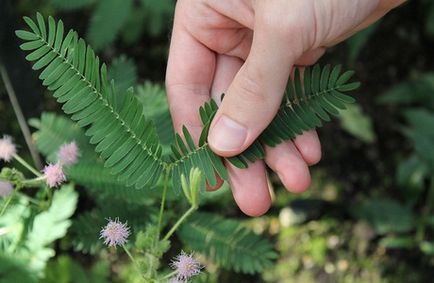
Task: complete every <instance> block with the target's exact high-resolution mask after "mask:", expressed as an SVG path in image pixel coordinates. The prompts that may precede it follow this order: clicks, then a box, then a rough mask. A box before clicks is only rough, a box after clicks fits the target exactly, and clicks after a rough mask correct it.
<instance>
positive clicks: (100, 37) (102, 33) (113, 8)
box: [87, 0, 133, 50]
mask: <svg viewBox="0 0 434 283" xmlns="http://www.w3.org/2000/svg"><path fill="white" fill-rule="evenodd" d="M132 8H133V1H132V0H104V1H99V2H98V5H97V7H96V9H95V11H94V13H93V14H92V18H91V20H90V25H89V30H88V32H87V39H88V40H89V42H90V43H91V44H92V46H93V47H94V48H95V49H96V50H101V49H102V48H104V47H106V46H107V45H109V44H110V43H112V42H113V41H114V40H115V39H116V35H117V34H118V32H119V31H120V30H121V28H122V27H123V26H124V25H125V23H126V22H127V20H128V18H129V17H130V14H131V11H132Z"/></svg>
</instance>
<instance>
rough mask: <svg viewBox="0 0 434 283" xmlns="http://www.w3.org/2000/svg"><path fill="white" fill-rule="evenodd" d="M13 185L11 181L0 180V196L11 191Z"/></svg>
mask: <svg viewBox="0 0 434 283" xmlns="http://www.w3.org/2000/svg"><path fill="white" fill-rule="evenodd" d="M13 189H14V187H13V186H12V184H11V183H9V182H5V181H0V197H5V196H7V195H8V194H10V192H12V191H13Z"/></svg>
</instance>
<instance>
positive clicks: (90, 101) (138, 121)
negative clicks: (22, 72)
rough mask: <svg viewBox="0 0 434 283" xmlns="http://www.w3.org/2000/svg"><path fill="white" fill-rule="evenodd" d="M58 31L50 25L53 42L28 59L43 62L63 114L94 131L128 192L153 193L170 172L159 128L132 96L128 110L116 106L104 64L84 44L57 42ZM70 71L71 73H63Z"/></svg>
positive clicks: (101, 150)
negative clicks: (146, 190) (130, 189)
mask: <svg viewBox="0 0 434 283" xmlns="http://www.w3.org/2000/svg"><path fill="white" fill-rule="evenodd" d="M104 2H105V1H104ZM107 2H108V1H107ZM37 17H38V25H39V29H40V30H44V29H45V22H44V20H43V18H42V16H40V14H38V16H37ZM54 26H55V24H54V22H53V20H52V19H51V20H49V29H48V36H47V34H46V33H45V36H42V37H41V36H39V35H37V36H38V37H39V38H40V39H41V40H43V41H44V42H45V44H44V45H43V46H42V47H40V48H38V49H36V50H35V51H33V52H32V53H31V54H29V55H28V56H27V57H26V58H27V59H28V60H30V61H35V60H39V61H38V62H36V64H35V66H37V67H38V68H42V69H44V68H45V69H44V70H43V71H42V74H41V78H43V84H44V85H47V87H48V89H50V90H52V91H54V94H53V96H54V97H56V98H57V100H58V102H60V103H65V104H64V105H63V110H64V111H65V112H66V113H68V114H72V119H73V120H76V121H77V123H78V124H79V125H80V126H82V127H85V126H89V128H88V129H87V131H86V135H88V136H90V137H91V138H90V142H91V143H92V144H96V150H97V151H98V152H99V153H100V155H101V156H102V157H103V158H104V159H105V160H106V162H105V166H106V167H109V168H110V169H111V171H112V172H116V174H118V175H119V178H120V179H121V180H125V181H126V180H128V182H127V185H128V186H134V187H136V188H143V187H145V186H149V187H153V186H154V185H155V184H156V183H157V181H158V179H159V177H160V175H161V173H162V172H163V170H164V168H165V167H166V166H167V163H165V162H164V161H163V160H162V159H161V156H162V150H161V145H160V143H159V140H158V136H157V133H156V130H155V127H154V125H153V124H152V123H151V122H149V121H147V120H145V119H144V117H143V110H142V106H141V105H140V104H139V103H138V101H137V98H136V97H135V96H134V95H133V94H132V92H130V91H127V93H126V94H125V95H124V103H123V105H119V104H118V103H117V102H116V99H115V97H116V96H115V94H114V92H113V89H115V87H112V86H113V85H111V84H110V83H109V82H108V81H107V77H106V69H105V66H104V65H103V66H100V64H99V58H98V57H96V56H95V54H94V52H93V50H92V49H91V48H90V47H86V44H85V42H84V41H83V40H82V39H78V37H76V36H74V35H72V36H71V34H72V33H71V32H69V33H68V35H67V36H66V38H65V39H58V38H56V36H53V34H54V33H55V28H54ZM56 35H59V33H56ZM68 36H69V38H68ZM47 40H48V41H47ZM61 41H63V43H62V44H61V45H62V48H63V46H64V45H65V44H66V45H65V47H64V51H63V52H61V53H59V52H58V51H57V50H55V49H54V47H55V45H56V42H57V43H58V45H60V42H61ZM65 42H66V43H65ZM48 56H49V57H48ZM41 57H42V59H40V58H41ZM37 64H39V65H37ZM65 66H66V67H67V69H68V71H66V72H63V73H62V72H59V71H58V70H59V68H64V67H65ZM48 70H49V71H48Z"/></svg>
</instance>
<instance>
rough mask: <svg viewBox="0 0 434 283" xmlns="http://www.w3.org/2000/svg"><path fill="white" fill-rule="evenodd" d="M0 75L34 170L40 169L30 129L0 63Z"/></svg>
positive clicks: (39, 161) (39, 160)
mask: <svg viewBox="0 0 434 283" xmlns="http://www.w3.org/2000/svg"><path fill="white" fill-rule="evenodd" d="M0 73H1V77H2V79H3V83H4V85H5V88H6V92H7V94H8V96H9V99H10V101H11V104H12V108H13V109H14V112H15V115H16V116H17V120H18V124H19V125H20V128H21V132H22V133H23V136H24V139H25V141H26V144H27V147H28V148H29V151H30V154H31V155H32V159H33V162H34V163H35V166H36V168H38V169H41V168H42V163H41V159H40V157H39V154H38V151H37V150H36V148H35V146H34V144H33V142H32V136H31V134H30V129H29V127H28V126H27V123H26V119H25V118H24V115H23V111H22V110H21V107H20V104H19V103H18V100H17V96H16V95H15V91H14V89H13V87H12V84H11V81H10V79H9V76H8V73H7V71H6V68H5V67H4V65H3V64H2V63H1V62H0Z"/></svg>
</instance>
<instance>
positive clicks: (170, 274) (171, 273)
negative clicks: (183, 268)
mask: <svg viewBox="0 0 434 283" xmlns="http://www.w3.org/2000/svg"><path fill="white" fill-rule="evenodd" d="M175 274H176V271H172V272H170V273H169V274H166V275H164V276H163V277H161V279H163V280H164V279H169V278H170V277H172V276H173V275H175Z"/></svg>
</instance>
